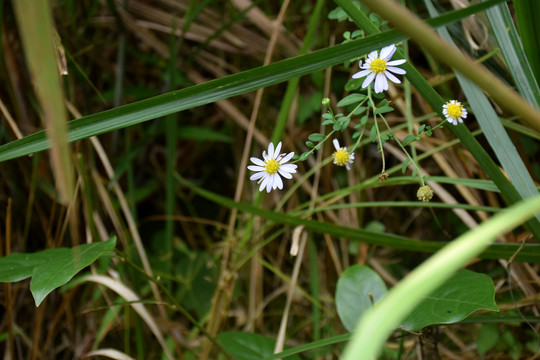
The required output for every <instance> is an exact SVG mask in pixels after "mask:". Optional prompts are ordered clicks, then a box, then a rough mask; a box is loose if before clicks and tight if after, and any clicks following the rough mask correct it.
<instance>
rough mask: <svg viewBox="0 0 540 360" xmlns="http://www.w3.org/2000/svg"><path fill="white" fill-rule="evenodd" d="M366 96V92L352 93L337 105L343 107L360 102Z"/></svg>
mask: <svg viewBox="0 0 540 360" xmlns="http://www.w3.org/2000/svg"><path fill="white" fill-rule="evenodd" d="M365 98H366V95H364V94H351V95H348V96H346V97H344V98H343V99H342V100H341V101H340V102H338V103H337V106H339V107H343V106H347V105H350V104H354V103H358V102H360V101H362V100H364V99H365Z"/></svg>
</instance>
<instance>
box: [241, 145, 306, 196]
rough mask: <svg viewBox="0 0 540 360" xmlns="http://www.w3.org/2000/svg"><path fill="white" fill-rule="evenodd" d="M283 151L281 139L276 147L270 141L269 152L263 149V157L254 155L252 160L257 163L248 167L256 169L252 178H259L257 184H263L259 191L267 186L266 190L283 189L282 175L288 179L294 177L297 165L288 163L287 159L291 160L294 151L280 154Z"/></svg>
mask: <svg viewBox="0 0 540 360" xmlns="http://www.w3.org/2000/svg"><path fill="white" fill-rule="evenodd" d="M280 151H281V141H280V142H279V143H278V144H277V146H276V148H275V149H274V144H272V143H270V145H268V154H267V153H266V151H263V159H262V160H261V159H258V158H256V157H252V158H251V159H250V160H251V162H252V163H254V164H255V165H249V166H248V169H249V170H251V171H256V173H255V174H253V175H251V177H250V178H249V179H250V180H258V181H257V184H261V186H260V187H259V191H263V189H264V188H265V187H266V192H270V190H272V189H276V188H278V189H280V190H281V189H283V180H281V177H280V175H281V176H283V177H284V178H286V179H292V175H291V174H294V173H295V172H296V168H297V165H294V164H286V162H287V161H289V160H291V158H292V157H293V155H294V153H293V152H291V153H288V154H287V155H285V154H280V153H279V152H280Z"/></svg>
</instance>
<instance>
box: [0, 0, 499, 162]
mask: <svg viewBox="0 0 540 360" xmlns="http://www.w3.org/2000/svg"><path fill="white" fill-rule="evenodd" d="M500 1H502V0H494V1H491V2H488V3H480V4H477V5H473V6H469V7H468V8H465V9H461V10H456V11H453V12H451V13H448V14H445V15H442V16H441V17H439V18H437V19H430V20H429V23H430V24H431V25H432V26H443V25H446V24H449V23H452V22H455V21H457V20H459V19H461V18H463V17H465V16H469V15H471V14H474V13H475V12H477V11H479V10H481V9H486V8H489V7H490V6H493V5H494V4H497V3H499V2H500ZM403 39H405V36H404V35H401V34H399V33H398V32H397V31H394V30H392V31H387V32H384V33H381V34H377V35H374V36H370V37H369V38H366V39H362V40H357V41H352V42H349V43H346V44H340V45H336V46H332V47H328V48H325V49H322V50H318V51H315V52H313V53H310V54H306V55H301V56H297V57H294V58H291V59H287V60H284V61H280V62H277V63H273V64H270V65H268V66H264V67H259V68H255V69H251V70H248V71H244V72H241V73H238V74H234V75H230V76H227V77H224V78H221V79H216V80H213V81H209V82H207V83H204V84H200V85H196V86H192V87H190V88H187V89H182V90H178V91H173V92H171V93H168V94H164V95H160V96H156V97H153V98H149V99H145V100H142V101H138V102H135V103H133V104H129V105H125V106H121V107H118V108H115V109H111V110H107V111H104V112H100V113H97V114H93V115H89V116H85V117H83V118H80V119H77V120H73V121H70V122H69V123H68V126H69V133H68V140H69V141H76V140H81V139H86V138H88V137H91V136H94V135H99V134H103V133H106V132H110V131H113V130H116V129H121V128H125V127H128V126H132V125H135V124H139V123H141V122H144V121H148V120H151V119H155V118H158V117H161V116H164V115H167V114H171V113H173V112H178V111H182V110H186V109H191V108H193V107H197V106H201V105H205V104H209V103H212V102H215V101H218V100H222V99H227V98H230V97H233V96H236V95H240V94H243V93H246V92H251V91H254V90H257V89H260V88H262V87H265V86H270V85H274V84H278V83H280V82H283V81H287V80H290V79H293V78H296V77H299V76H303V75H306V74H310V73H313V72H316V71H320V70H322V69H325V68H327V67H330V66H334V65H337V64H340V63H343V62H344V61H347V60H350V59H351V58H354V57H356V56H359V55H362V54H366V53H367V52H369V51H371V50H372V49H374V48H378V47H380V46H384V45H388V44H392V43H396V42H399V41H401V40H403ZM441 101H442V100H441ZM49 147H50V144H49V141H48V140H47V138H46V136H45V132H44V131H40V132H37V133H34V134H32V135H29V136H27V137H25V138H23V139H20V140H16V141H13V142H11V143H8V144H5V145H2V146H0V162H1V161H6V160H10V159H14V158H17V157H21V156H25V155H29V154H32V153H35V152H39V151H43V150H46V149H48V148H49Z"/></svg>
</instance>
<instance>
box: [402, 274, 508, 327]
mask: <svg viewBox="0 0 540 360" xmlns="http://www.w3.org/2000/svg"><path fill="white" fill-rule="evenodd" d="M494 298H495V287H494V286H493V281H492V280H491V278H490V277H489V276H487V275H485V274H479V273H475V272H473V271H470V270H461V271H459V272H457V273H456V274H455V275H454V276H452V277H451V278H450V279H449V280H447V281H446V282H445V283H444V284H443V285H442V286H441V287H439V288H438V289H437V290H435V291H434V292H433V293H431V295H429V296H428V297H426V298H425V300H424V301H422V302H421V303H420V305H418V307H417V308H416V309H415V310H414V311H413V312H412V313H411V314H409V316H408V317H407V318H406V319H405V321H404V322H403V323H402V324H401V327H402V328H403V329H404V330H408V331H417V330H420V329H422V328H424V327H426V326H428V325H433V324H453V323H456V322H458V321H461V320H463V319H465V318H466V317H467V316H469V315H470V314H471V313H472V312H474V311H477V310H481V309H484V310H491V311H499V309H498V308H497V304H495V300H494Z"/></svg>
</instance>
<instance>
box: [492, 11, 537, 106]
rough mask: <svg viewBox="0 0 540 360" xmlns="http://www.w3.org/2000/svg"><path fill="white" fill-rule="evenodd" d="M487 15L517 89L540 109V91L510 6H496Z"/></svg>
mask: <svg viewBox="0 0 540 360" xmlns="http://www.w3.org/2000/svg"><path fill="white" fill-rule="evenodd" d="M539 11H540V9H539ZM486 14H487V16H488V19H489V23H490V25H491V29H492V30H493V33H494V35H495V38H496V39H497V42H498V43H499V47H500V49H501V51H502V54H503V56H504V60H505V61H506V64H507V68H508V71H509V72H510V74H512V78H513V79H514V83H515V85H516V87H517V89H518V90H519V92H520V93H521V95H522V96H523V97H524V98H525V99H526V100H527V101H528V102H529V103H531V104H533V105H534V106H535V107H536V108H537V109H540V89H539V87H538V83H537V82H536V80H535V77H534V73H533V71H532V69H531V67H530V65H529V61H528V60H527V55H526V54H525V53H524V51H523V46H522V44H521V41H520V39H519V36H518V33H517V31H516V28H515V27H514V21H513V20H512V15H511V14H510V10H508V5H507V4H504V3H503V4H500V5H498V6H494V7H492V8H491V9H488V10H487V11H486ZM535 61H537V58H535Z"/></svg>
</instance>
